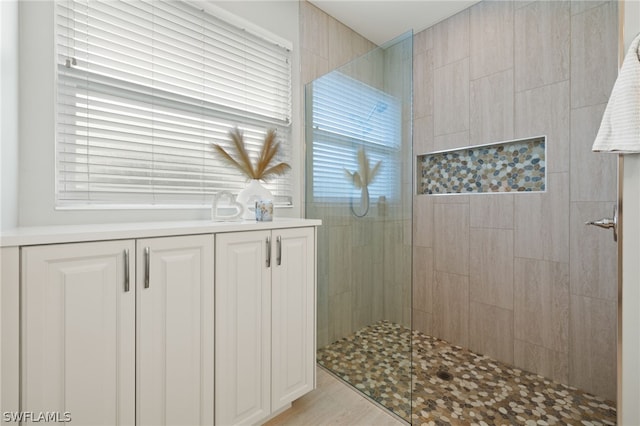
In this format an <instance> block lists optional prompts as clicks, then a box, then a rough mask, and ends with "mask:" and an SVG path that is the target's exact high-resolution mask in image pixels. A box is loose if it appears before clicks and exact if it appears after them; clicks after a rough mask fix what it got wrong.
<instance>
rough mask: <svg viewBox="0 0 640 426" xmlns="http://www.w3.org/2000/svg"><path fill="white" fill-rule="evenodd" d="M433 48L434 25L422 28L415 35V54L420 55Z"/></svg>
mask: <svg viewBox="0 0 640 426" xmlns="http://www.w3.org/2000/svg"><path fill="white" fill-rule="evenodd" d="M429 49H433V27H429V28H427V29H426V30H422V31H420V32H419V33H416V34H414V35H413V55H414V56H416V55H419V54H420V53H424V52H426V51H427V50H429Z"/></svg>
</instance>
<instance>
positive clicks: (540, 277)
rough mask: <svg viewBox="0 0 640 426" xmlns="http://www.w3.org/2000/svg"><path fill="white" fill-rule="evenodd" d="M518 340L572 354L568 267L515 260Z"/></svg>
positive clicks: (515, 313)
mask: <svg viewBox="0 0 640 426" xmlns="http://www.w3.org/2000/svg"><path fill="white" fill-rule="evenodd" d="M514 277H515V279H514V287H515V294H514V320H515V329H514V331H515V338H516V339H519V340H522V341H525V342H528V343H532V344H535V345H538V346H543V347H545V348H547V349H552V350H554V351H556V352H561V353H567V352H568V351H569V342H568V338H569V265H568V264H566V263H557V262H546V261H540V260H531V259H521V258H516V259H515V268H514Z"/></svg>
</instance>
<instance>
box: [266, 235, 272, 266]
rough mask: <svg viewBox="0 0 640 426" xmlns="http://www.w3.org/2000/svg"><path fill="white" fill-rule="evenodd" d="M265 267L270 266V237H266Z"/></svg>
mask: <svg viewBox="0 0 640 426" xmlns="http://www.w3.org/2000/svg"><path fill="white" fill-rule="evenodd" d="M266 243H267V268H270V267H271V237H267V241H266Z"/></svg>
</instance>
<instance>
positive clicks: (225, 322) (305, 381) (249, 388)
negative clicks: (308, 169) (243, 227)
mask: <svg viewBox="0 0 640 426" xmlns="http://www.w3.org/2000/svg"><path fill="white" fill-rule="evenodd" d="M215 298H216V309H215V339H216V361H215V369H216V378H215V394H216V400H215V417H216V422H215V423H216V424H218V425H225V426H228V425H236V424H242V425H249V424H259V423H261V422H263V421H264V420H266V419H268V418H269V417H271V416H272V415H273V414H275V413H278V412H279V411H281V410H283V409H285V408H287V407H288V406H289V405H290V404H291V402H292V401H293V400H295V399H296V398H298V397H300V396H302V395H304V394H305V393H307V392H309V391H310V390H312V389H313V387H314V383H315V229H314V228H312V227H305V228H291V229H276V230H266V231H250V232H234V233H227V234H219V235H217V236H216V296H215Z"/></svg>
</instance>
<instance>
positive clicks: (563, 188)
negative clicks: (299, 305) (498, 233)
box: [514, 173, 569, 262]
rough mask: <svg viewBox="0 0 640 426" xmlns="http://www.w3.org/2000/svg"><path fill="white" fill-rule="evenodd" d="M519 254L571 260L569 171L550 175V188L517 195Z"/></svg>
mask: <svg viewBox="0 0 640 426" xmlns="http://www.w3.org/2000/svg"><path fill="white" fill-rule="evenodd" d="M514 212H515V214H514V222H515V244H514V248H515V255H516V256H517V257H526V258H531V259H544V260H551V261H554V262H569V173H550V174H548V175H547V192H546V193H540V194H516V195H515V209H514Z"/></svg>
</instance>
